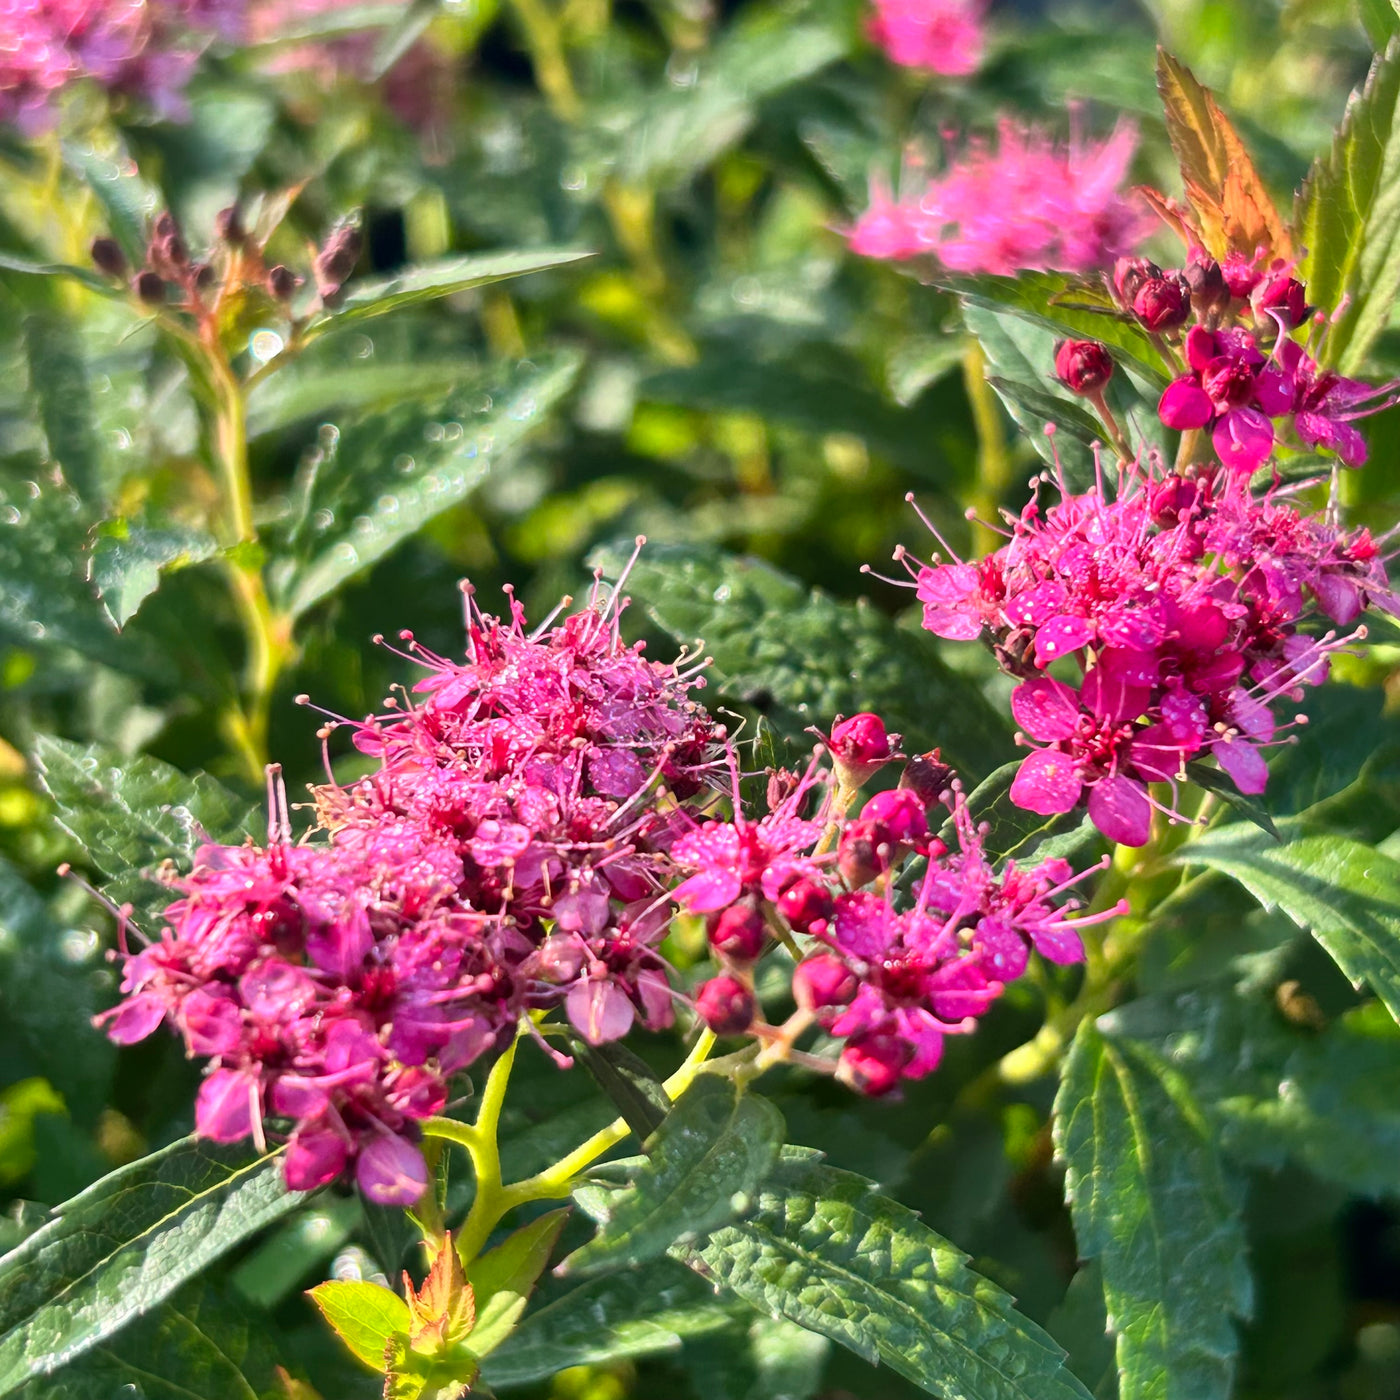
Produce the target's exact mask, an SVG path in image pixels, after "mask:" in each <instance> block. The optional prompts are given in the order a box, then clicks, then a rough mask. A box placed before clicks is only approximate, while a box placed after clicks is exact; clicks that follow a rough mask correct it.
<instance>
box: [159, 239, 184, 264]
mask: <svg viewBox="0 0 1400 1400" xmlns="http://www.w3.org/2000/svg"><path fill="white" fill-rule="evenodd" d="M160 253H161V256H162V257H163V258H164V259H165V260H166V262H168V263H169V264H170V265H171V266H172V267H184V266H185V264H186V263H188V262H189V260H190V250H189V249H188V248H186V247H185V240H184V239H183V238H181V237H180V235H179V234H178V233H171V234H167V235H166V237H164V238H162V239H161V240H160Z"/></svg>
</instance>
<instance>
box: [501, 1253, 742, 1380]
mask: <svg viewBox="0 0 1400 1400" xmlns="http://www.w3.org/2000/svg"><path fill="white" fill-rule="evenodd" d="M732 1317H733V1311H732V1309H731V1308H729V1307H728V1306H726V1305H724V1304H722V1303H720V1302H719V1301H717V1300H716V1298H715V1296H714V1293H713V1291H712V1290H711V1289H709V1288H707V1287H706V1286H705V1285H704V1284H703V1283H702V1282H701V1281H700V1280H699V1279H698V1278H696V1277H695V1276H694V1274H691V1273H689V1272H688V1271H687V1270H685V1269H682V1268H681V1267H680V1266H679V1265H678V1264H674V1263H672V1261H671V1260H669V1259H658V1260H656V1261H655V1262H654V1263H652V1264H649V1265H647V1266H646V1267H645V1268H641V1269H635V1270H626V1271H623V1272H620V1273H616V1274H608V1275H605V1276H604V1277H602V1278H596V1279H589V1280H588V1281H587V1282H584V1283H580V1284H577V1285H575V1286H573V1287H571V1288H567V1289H564V1290H562V1291H556V1292H555V1293H554V1296H552V1297H550V1298H549V1299H547V1300H545V1301H544V1306H542V1307H540V1308H538V1309H537V1310H535V1311H533V1312H531V1313H529V1314H528V1315H527V1316H526V1318H525V1320H524V1321H523V1322H522V1323H521V1324H520V1326H519V1327H517V1328H516V1329H515V1331H514V1332H512V1333H511V1335H510V1336H509V1337H508V1338H507V1339H506V1341H505V1342H503V1343H502V1344H501V1346H499V1347H498V1348H497V1349H496V1350H495V1351H493V1352H492V1353H491V1354H490V1355H489V1356H487V1357H484V1358H483V1359H482V1363H481V1377H482V1379H483V1380H484V1381H485V1382H486V1383H487V1384H488V1385H490V1386H491V1387H492V1388H493V1389H501V1388H504V1387H507V1386H516V1385H526V1384H528V1383H530V1382H531V1381H538V1380H544V1379H547V1378H548V1377H551V1376H555V1375H557V1374H558V1373H559V1372H560V1371H562V1370H565V1369H566V1368H567V1367H570V1366H596V1365H602V1364H605V1363H607V1362H610V1361H617V1360H620V1359H622V1358H623V1357H633V1356H647V1355H650V1354H651V1353H654V1352H662V1351H674V1350H675V1349H676V1348H677V1347H679V1346H680V1344H681V1340H682V1339H683V1338H686V1337H700V1336H704V1335H705V1334H706V1333H709V1332H712V1331H714V1330H716V1329H717V1328H720V1327H725V1326H728V1325H729V1323H730V1321H731V1319H732Z"/></svg>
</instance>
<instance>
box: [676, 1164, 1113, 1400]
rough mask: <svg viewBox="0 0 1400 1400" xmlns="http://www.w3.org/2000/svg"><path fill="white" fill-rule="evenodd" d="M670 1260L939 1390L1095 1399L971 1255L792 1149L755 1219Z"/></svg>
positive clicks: (1044, 1399) (971, 1398)
mask: <svg viewBox="0 0 1400 1400" xmlns="http://www.w3.org/2000/svg"><path fill="white" fill-rule="evenodd" d="M672 1253H673V1255H674V1256H675V1257H678V1258H682V1259H684V1260H685V1262H686V1263H687V1264H689V1265H690V1267H692V1268H694V1269H697V1270H699V1271H700V1272H701V1273H702V1274H703V1275H704V1276H705V1277H707V1278H712V1279H714V1280H715V1281H716V1282H717V1283H719V1284H720V1285H722V1286H723V1287H724V1288H727V1289H729V1290H730V1291H731V1292H733V1293H736V1294H737V1295H738V1296H739V1297H741V1298H743V1299H744V1300H745V1301H746V1302H748V1303H751V1304H752V1305H753V1306H754V1307H756V1308H758V1309H760V1310H761V1311H763V1312H766V1313H769V1314H771V1315H772V1316H775V1317H783V1318H786V1319H787V1320H788V1321H789V1322H793V1323H796V1324H797V1325H798V1326H799V1327H804V1328H807V1329H808V1330H809V1331H812V1332H818V1333H820V1334H822V1335H823V1336H827V1337H830V1338H831V1339H832V1340H833V1341H836V1342H839V1343H840V1344H841V1345H842V1346H845V1347H849V1348H850V1349H851V1350H852V1351H853V1352H855V1353H856V1354H857V1355H858V1356H860V1357H863V1358H864V1359H865V1360H866V1361H869V1362H872V1363H873V1362H883V1363H884V1364H885V1365H887V1366H889V1367H890V1369H891V1370H893V1371H897V1372H898V1373H899V1374H900V1375H902V1376H904V1377H906V1378H907V1379H908V1380H911V1381H913V1382H914V1384H915V1385H918V1386H920V1387H922V1388H923V1389H924V1390H927V1391H929V1392H930V1393H931V1394H934V1395H938V1396H942V1397H948V1398H949V1400H952V1398H953V1397H965V1398H966V1400H1010V1398H1011V1397H1017V1400H1056V1397H1065V1398H1066V1400H1067V1398H1068V1397H1071V1396H1073V1397H1076V1400H1083V1397H1084V1396H1085V1395H1086V1394H1087V1392H1086V1391H1085V1390H1084V1388H1083V1386H1081V1385H1080V1384H1079V1382H1078V1381H1077V1380H1075V1378H1074V1377H1073V1376H1072V1375H1071V1374H1070V1373H1069V1372H1068V1371H1066V1370H1065V1369H1064V1366H1063V1358H1064V1353H1063V1352H1062V1351H1061V1350H1060V1349H1059V1347H1057V1346H1056V1345H1055V1344H1054V1342H1053V1341H1051V1339H1050V1338H1049V1337H1048V1336H1046V1334H1045V1333H1044V1332H1042V1331H1041V1329H1040V1328H1039V1327H1037V1326H1036V1325H1035V1324H1034V1323H1033V1322H1030V1321H1029V1320H1027V1319H1026V1318H1024V1317H1022V1316H1020V1314H1018V1313H1017V1312H1016V1311H1015V1309H1014V1308H1013V1307H1012V1306H1011V1299H1010V1298H1009V1297H1008V1296H1007V1294H1005V1293H1003V1292H1002V1291H1001V1289H999V1288H998V1287H996V1285H995V1284H993V1283H990V1282H989V1281H988V1280H986V1279H984V1278H981V1277H979V1276H978V1275H977V1274H975V1273H973V1272H972V1270H971V1269H969V1268H968V1267H967V1257H966V1255H964V1254H963V1253H962V1252H961V1251H959V1250H958V1249H956V1248H955V1247H954V1246H953V1245H951V1244H949V1243H948V1241H947V1240H944V1239H942V1238H941V1237H940V1236H938V1235H936V1234H935V1233H934V1232H933V1231H932V1230H930V1229H928V1227H927V1226H925V1225H924V1224H923V1223H922V1222H921V1221H920V1220H919V1218H918V1217H917V1216H916V1215H915V1214H914V1213H913V1211H911V1210H909V1209H908V1208H907V1207H905V1206H902V1205H900V1204H899V1203H898V1202H896V1201H892V1200H890V1199H888V1198H887V1197H885V1196H881V1195H879V1194H878V1193H877V1192H876V1190H875V1188H874V1185H873V1183H871V1182H869V1181H866V1180H865V1179H864V1178H863V1177H859V1176H855V1175H854V1174H852V1173H851V1172H843V1171H837V1170H836V1169H835V1168H833V1167H827V1166H824V1165H822V1163H821V1162H820V1160H819V1157H818V1154H814V1153H812V1152H811V1150H810V1149H806V1148H791V1147H790V1148H785V1149H784V1150H783V1153H782V1159H781V1161H780V1163H779V1166H778V1168H777V1169H776V1170H775V1171H774V1172H773V1173H772V1174H771V1175H770V1176H769V1178H768V1180H767V1182H766V1183H765V1184H764V1186H763V1188H762V1190H761V1192H760V1194H759V1200H758V1205H757V1207H756V1209H755V1210H754V1211H753V1213H752V1214H751V1215H749V1216H748V1217H747V1218H746V1219H744V1220H742V1221H739V1222H737V1223H736V1224H732V1225H727V1226H725V1227H724V1228H723V1229H720V1230H718V1231H716V1232H715V1233H714V1234H712V1235H711V1236H710V1237H709V1238H708V1239H707V1240H705V1241H704V1242H703V1243H701V1244H698V1245H676V1246H674V1247H673V1249H672Z"/></svg>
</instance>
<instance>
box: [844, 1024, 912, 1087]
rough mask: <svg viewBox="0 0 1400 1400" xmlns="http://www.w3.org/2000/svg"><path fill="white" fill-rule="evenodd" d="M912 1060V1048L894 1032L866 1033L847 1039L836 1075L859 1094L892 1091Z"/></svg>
mask: <svg viewBox="0 0 1400 1400" xmlns="http://www.w3.org/2000/svg"><path fill="white" fill-rule="evenodd" d="M908 1063H909V1047H908V1046H907V1045H906V1044H905V1043H904V1042H903V1041H902V1040H897V1039H895V1037H894V1036H892V1035H866V1036H861V1037H860V1038H859V1039H853V1040H850V1041H847V1043H846V1048H845V1049H844V1050H843V1051H842V1052H841V1059H840V1061H839V1063H838V1065H837V1068H836V1077H837V1078H838V1079H839V1080H841V1081H842V1083H844V1084H849V1085H850V1086H851V1088H852V1089H854V1090H856V1092H857V1093H861V1094H868V1095H869V1096H870V1097H871V1098H876V1097H878V1096H879V1095H881V1094H888V1093H889V1092H890V1090H891V1089H893V1088H894V1087H895V1086H896V1085H897V1084H898V1083H899V1080H900V1076H901V1075H902V1074H903V1072H904V1066H905V1065H906V1064H908Z"/></svg>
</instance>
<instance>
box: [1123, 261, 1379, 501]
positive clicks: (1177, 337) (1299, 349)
mask: <svg viewBox="0 0 1400 1400" xmlns="http://www.w3.org/2000/svg"><path fill="white" fill-rule="evenodd" d="M1113 288H1114V293H1115V295H1116V297H1117V300H1118V302H1119V304H1120V305H1121V306H1122V307H1123V309H1124V310H1125V311H1127V312H1129V313H1130V314H1131V315H1132V316H1133V317H1134V318H1135V319H1136V320H1137V321H1138V322H1139V323H1140V324H1141V325H1142V326H1143V327H1144V328H1145V329H1146V330H1148V331H1150V332H1152V333H1153V334H1155V335H1159V336H1162V337H1163V338H1164V343H1169V344H1170V343H1172V342H1177V343H1178V344H1179V350H1180V355H1181V360H1182V361H1183V362H1184V363H1182V372H1181V373H1180V374H1179V375H1178V376H1177V377H1176V378H1175V379H1173V380H1172V382H1171V383H1170V384H1169V385H1168V386H1167V388H1166V391H1165V392H1164V393H1163V394H1162V398H1161V402H1160V404H1159V405H1158V410H1157V411H1158V413H1159V415H1160V417H1161V419H1162V422H1163V423H1165V424H1166V425H1167V427H1169V428H1174V429H1178V430H1182V431H1185V430H1191V429H1199V430H1201V431H1204V432H1208V433H1209V434H1210V439H1211V445H1212V446H1213V447H1214V448H1215V452H1216V455H1217V456H1218V457H1219V458H1220V460H1221V461H1222V462H1223V463H1224V464H1225V465H1226V466H1227V467H1229V468H1230V469H1231V471H1237V472H1243V473H1246V474H1248V473H1251V472H1254V471H1257V470H1258V469H1259V468H1260V467H1261V466H1263V464H1264V463H1265V462H1266V461H1267V460H1268V458H1269V456H1270V455H1271V454H1272V453H1273V451H1274V447H1275V444H1276V443H1277V442H1278V441H1279V440H1280V427H1281V426H1287V425H1291V427H1292V429H1293V434H1294V437H1295V439H1296V441H1297V442H1299V443H1301V444H1303V445H1305V446H1307V447H1322V448H1326V449H1328V450H1329V451H1332V452H1335V453H1336V454H1337V456H1338V457H1339V458H1340V459H1341V461H1342V463H1343V464H1344V465H1346V466H1348V467H1358V466H1360V465H1361V464H1362V463H1363V462H1365V460H1366V443H1365V441H1364V439H1363V438H1362V436H1361V434H1360V433H1359V432H1358V431H1357V430H1356V428H1355V427H1354V426H1352V425H1353V423H1354V422H1355V420H1356V419H1358V418H1361V417H1364V416H1365V415H1367V414H1371V413H1377V412H1379V411H1380V410H1381V409H1383V408H1388V407H1390V406H1391V405H1392V404H1393V403H1395V402H1396V398H1397V394H1396V390H1397V387H1400V386H1397V385H1396V384H1384V385H1380V386H1373V385H1370V384H1365V383H1363V382H1362V381H1360V380H1357V379H1348V378H1346V377H1344V376H1343V375H1340V374H1336V373H1334V372H1332V371H1330V370H1323V369H1322V368H1320V367H1319V366H1318V364H1317V363H1316V361H1314V360H1313V358H1312V357H1311V356H1310V355H1309V354H1308V353H1307V351H1306V350H1305V349H1304V348H1303V346H1302V345H1300V344H1299V343H1298V342H1297V341H1296V340H1294V339H1292V337H1291V332H1292V331H1294V330H1295V329H1297V328H1298V327H1299V326H1301V325H1302V324H1303V322H1304V321H1305V320H1306V319H1307V317H1308V315H1309V313H1310V311H1311V308H1310V307H1309V306H1308V305H1307V290H1306V288H1305V287H1304V286H1303V284H1302V283H1301V282H1299V281H1298V279H1297V278H1296V277H1294V276H1293V267H1292V265H1291V264H1287V263H1283V262H1274V263H1271V264H1270V265H1269V266H1267V267H1265V268H1261V267H1259V266H1258V263H1257V261H1255V262H1251V261H1249V260H1247V259H1245V258H1242V257H1239V256H1238V255H1237V256H1234V257H1231V258H1229V259H1227V260H1226V261H1225V262H1224V263H1223V264H1221V263H1217V262H1216V261H1215V260H1214V259H1213V258H1210V257H1208V256H1207V255H1206V254H1205V253H1203V252H1201V251H1200V250H1199V249H1196V250H1193V251H1192V253H1191V255H1190V257H1189V259H1188V261H1187V264H1186V267H1185V268H1184V269H1179V270H1178V269H1173V270H1169V271H1166V272H1164V271H1163V270H1162V269H1161V268H1159V267H1157V266H1156V265H1155V264H1154V263H1150V262H1148V261H1146V259H1143V258H1124V259H1121V260H1120V261H1119V263H1118V264H1117V266H1116V267H1115V268H1114V273H1113ZM1193 319H1194V324H1191V325H1189V327H1188V324H1187V323H1188V322H1191V321H1192V320H1193ZM1261 338H1262V340H1263V345H1264V346H1265V347H1269V348H1268V353H1265V349H1264V348H1261V344H1260V342H1261Z"/></svg>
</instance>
